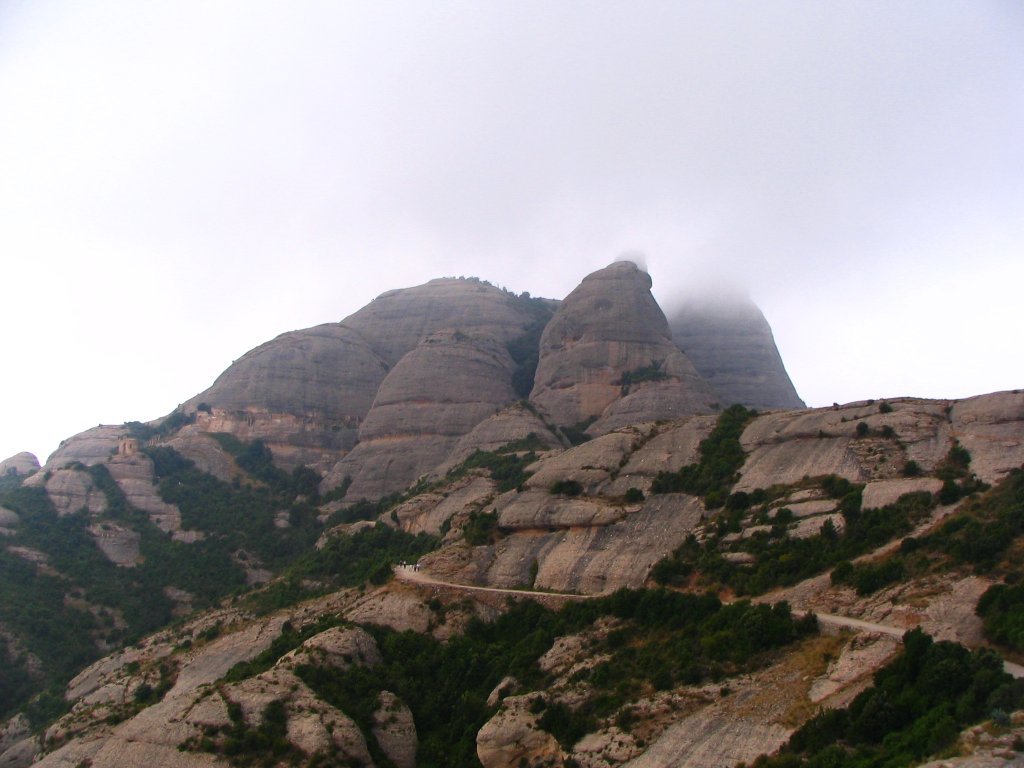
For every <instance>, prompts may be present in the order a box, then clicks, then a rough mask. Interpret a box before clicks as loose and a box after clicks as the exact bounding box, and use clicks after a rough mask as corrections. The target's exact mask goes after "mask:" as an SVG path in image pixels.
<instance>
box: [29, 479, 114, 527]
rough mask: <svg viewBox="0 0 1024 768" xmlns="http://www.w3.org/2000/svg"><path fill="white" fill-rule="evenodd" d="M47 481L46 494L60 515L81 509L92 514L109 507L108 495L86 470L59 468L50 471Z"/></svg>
mask: <svg viewBox="0 0 1024 768" xmlns="http://www.w3.org/2000/svg"><path fill="white" fill-rule="evenodd" d="M38 477H43V475H38ZM33 480H34V478H33ZM45 483H46V485H45V488H46V495H47V496H49V497H50V501H52V502H53V506H54V507H56V509H57V514H58V515H61V516H64V515H71V514H74V513H75V512H78V511H79V510H81V509H86V510H88V511H89V514H91V515H98V514H100V513H101V512H104V511H105V510H106V508H107V497H106V496H104V495H103V492H102V491H101V490H100V489H99V488H97V487H96V486H95V484H94V483H93V481H92V478H91V477H89V475H88V474H87V473H85V472H80V471H79V470H76V469H58V470H55V471H53V472H52V473H50V478H49V479H48V480H46V481H45Z"/></svg>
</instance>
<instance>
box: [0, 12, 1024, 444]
mask: <svg viewBox="0 0 1024 768" xmlns="http://www.w3.org/2000/svg"><path fill="white" fill-rule="evenodd" d="M628 252H639V253H642V254H643V255H644V257H645V259H646V261H647V265H648V268H649V270H650V272H651V275H652V277H653V279H654V286H655V295H656V296H657V297H658V298H659V300H660V301H661V302H662V305H663V306H665V307H666V308H670V306H671V304H672V302H673V301H675V300H678V299H677V297H678V296H679V295H680V293H681V292H682V291H684V290H685V289H686V288H687V286H692V285H694V284H695V283H697V282H699V281H704V280H706V279H708V278H709V276H713V277H714V278H715V279H720V278H722V277H723V276H725V277H730V276H731V277H736V276H741V277H742V278H743V279H744V281H745V282H746V284H747V286H748V288H749V291H750V293H751V295H752V297H753V298H754V299H755V301H757V303H758V304H759V305H760V306H761V308H762V309H763V311H764V312H765V314H766V316H767V317H768V320H769V322H770V323H771V324H772V327H773V328H774V331H775V336H776V340H777V342H778V344H779V347H780V349H781V352H782V354H783V357H784V359H785V362H786V364H787V366H788V369H789V372H790V375H791V377H792V379H793V381H794V383H795V385H796V387H797V390H798V391H799V393H800V394H801V395H802V396H803V398H804V399H805V400H806V401H807V402H808V404H809V405H825V404H831V403H832V402H833V401H839V402H848V401H850V400H856V399H863V398H868V397H884V396H899V395H917V396H925V397H963V396H968V395H972V394H980V393H983V392H989V391H993V390H999V389H1012V388H1016V387H1024V355H1022V344H1021V337H1022V331H1024V319H1022V318H1024V316H1022V308H1021V304H1022V300H1021V298H1022V291H1024V3H1021V2H1020V0H1005V1H1004V2H985V0H963V1H962V2H946V1H945V0H921V1H919V2H907V1H900V0H879V1H877V2H871V1H870V0H859V1H858V2H826V1H824V0H806V1H805V2H784V1H781V0H772V1H771V2H767V1H765V2H754V1H751V0H748V1H747V2H738V1H737V2H719V1H717V0H716V1H714V2H712V1H711V0H709V1H708V2H685V1H683V0H677V1H675V2H636V1H634V0H629V1H628V2H627V1H626V0H623V1H622V2H602V1H601V0H587V1H586V2H583V1H580V2H568V1H566V0H562V1H560V0H542V1H538V2H533V1H531V0H509V1H507V2H502V1H500V0H488V1H487V2H426V1H425V0H415V1H413V2H388V1H387V0H383V1H382V0H373V1H372V2H370V1H367V2H347V3H344V2H334V1H330V2H327V1H325V2H304V1H302V0H289V2H284V1H283V0H281V1H279V2H264V1H262V0H245V1H244V2H243V1H242V0H236V1H235V2H216V1H212V2H211V1H210V0H203V1H202V2H187V1H181V0H178V1H176V2H145V3H133V2H124V0H117V2H103V1H101V0H91V1H90V0H81V1H79V2H59V1H57V0H20V1H19V0H2V1H0V281H2V282H0V285H2V294H0V323H2V325H0V328H2V333H3V341H2V350H3V358H2V359H3V368H2V370H0V458H3V457H5V456H8V455H10V454H13V453H16V452H18V451H20V450H30V451H32V452H34V453H36V454H38V455H39V457H40V459H42V460H45V457H46V456H47V455H48V454H49V453H50V452H51V451H52V450H54V449H55V448H56V446H57V443H58V442H59V441H60V440H61V439H62V438H64V437H68V436H70V435H72V434H75V433H77V432H79V431H81V430H83V429H86V428H88V427H91V426H95V425H96V424H97V423H120V422H123V421H126V420H148V419H153V418H155V417H157V416H160V415H163V414H165V413H167V412H169V411H170V410H171V409H173V408H174V406H175V405H177V404H178V403H179V402H182V401H184V400H186V399H187V398H189V397H190V396H192V395H194V394H196V393H197V392H199V391H201V390H202V389H204V388H205V387H207V386H208V385H209V384H210V383H211V382H212V381H213V379H214V378H215V377H216V376H217V375H218V374H219V373H220V372H221V371H222V370H223V369H224V368H225V367H227V365H229V364H230V363H231V361H232V360H233V359H237V358H238V357H240V356H241V355H242V354H243V353H244V352H245V351H246V350H248V349H250V348H252V347H254V346H256V345H257V344H259V343H261V342H263V341H265V340H267V339H269V338H271V337H273V336H275V335H277V334H278V333H281V332H284V331H287V330H292V329H295V328H301V327H307V326H310V325H315V324H317V323H322V322H329V321H336V320H340V319H341V318H343V317H344V316H346V315H348V314H350V313H351V312H353V311H355V310H356V309H358V308H359V307H360V306H362V305H363V304H365V303H366V302H368V301H369V300H370V299H372V298H373V297H374V296H376V295H377V294H379V293H381V292H383V291H385V290H388V289H391V288H398V287H405V286H410V285H416V284H419V283H422V282H425V281H426V280H428V279H430V278H433V277H440V276H451V275H477V276H480V277H483V278H486V279H488V280H490V281H491V282H493V283H496V284H498V285H502V286H505V287H508V288H509V289H511V290H514V291H517V292H519V291H524V290H527V291H530V292H531V293H532V294H534V295H543V296H550V297H555V298H561V297H563V296H564V295H565V294H567V293H568V292H569V291H570V290H572V288H573V287H575V285H576V284H577V283H578V281H579V280H580V278H582V277H583V276H584V275H585V274H587V273H588V272H590V271H593V270H594V269H597V268H600V267H603V266H605V265H606V264H608V263H610V262H611V261H613V260H614V259H616V258H617V257H619V256H620V255H621V254H623V253H628Z"/></svg>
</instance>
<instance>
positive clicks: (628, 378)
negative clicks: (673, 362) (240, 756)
mask: <svg viewBox="0 0 1024 768" xmlns="http://www.w3.org/2000/svg"><path fill="white" fill-rule="evenodd" d="M668 377H669V376H668V374H667V373H665V372H664V371H663V370H661V363H660V362H658V363H652V364H651V365H645V366H642V367H640V368H634V369H633V370H632V371H626V372H624V373H623V374H622V376H621V378H620V379H619V383H620V384H621V385H622V395H623V397H624V396H626V395H628V394H629V390H630V387H631V386H632V385H633V384H640V383H643V382H645V381H664V380H665V379H667V378H668Z"/></svg>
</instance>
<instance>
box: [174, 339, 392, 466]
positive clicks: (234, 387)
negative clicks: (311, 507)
mask: <svg viewBox="0 0 1024 768" xmlns="http://www.w3.org/2000/svg"><path fill="white" fill-rule="evenodd" d="M387 372H388V366H387V364H386V363H385V362H384V361H383V360H381V359H380V357H378V356H377V354H376V353H374V351H373V350H372V349H370V347H369V346H368V345H367V343H366V341H365V340H364V339H363V338H362V336H360V335H359V333H358V332H356V331H354V330H352V329H350V328H347V327H346V326H344V325H342V324H339V323H330V324H327V325H318V326H316V327H314V328H307V329H306V330H302V331H293V332H291V333H285V334H282V335H280V336H278V337H277V338H276V339H273V340H272V341H268V342H267V343H266V344H263V345H261V346H259V347H256V349H254V350H252V351H250V352H247V353H246V354H245V355H243V356H242V357H241V359H239V360H238V361H236V362H235V363H233V364H232V365H231V367H230V368H228V369H227V370H226V371H224V373H222V374H221V375H220V376H219V377H218V378H217V380H216V381H215V382H214V383H213V386H211V387H210V388H209V389H207V390H206V391H205V392H202V393H200V394H198V395H196V396H195V397H194V398H192V399H191V400H189V401H188V402H187V403H186V404H185V410H186V411H187V412H189V413H196V415H197V418H198V420H199V422H200V425H201V427H202V429H203V430H204V431H208V432H230V433H231V434H234V435H236V436H237V437H239V438H241V439H243V440H253V439H257V438H258V439H261V440H263V441H264V442H266V443H267V444H268V446H269V447H270V448H271V450H272V451H273V452H274V455H275V458H277V459H278V460H279V462H280V463H281V464H282V465H285V466H289V465H294V466H298V465H299V464H310V465H313V466H316V465H318V464H321V465H324V468H326V467H327V466H330V464H331V463H333V461H334V460H337V458H338V457H339V456H341V455H343V454H344V453H345V452H346V451H348V450H349V449H351V448H352V446H353V445H354V444H355V441H356V433H357V430H358V428H359V424H360V422H361V421H362V419H363V417H364V416H365V415H366V412H367V411H368V410H369V409H370V404H371V403H372V402H373V398H374V396H375V395H376V393H377V388H378V387H379V386H380V383H381V382H382V381H383V380H384V377H385V376H386V375H387ZM200 406H203V410H202V411H200V410H199V408H200Z"/></svg>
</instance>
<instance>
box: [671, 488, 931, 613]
mask: <svg viewBox="0 0 1024 768" xmlns="http://www.w3.org/2000/svg"><path fill="white" fill-rule="evenodd" d="M820 482H821V484H822V487H824V488H826V489H827V491H828V493H829V494H830V495H832V496H834V497H839V499H840V510H841V511H842V513H843V517H844V519H845V522H846V526H845V528H844V530H843V532H842V533H838V532H837V531H836V529H835V527H834V526H831V525H827V524H826V525H823V526H822V530H821V532H820V533H819V534H818V535H817V536H811V537H809V538H805V539H791V538H788V537H786V536H785V535H784V531H783V530H781V525H782V524H783V522H784V518H778V514H779V513H777V520H778V523H777V525H776V526H775V528H774V529H773V530H772V531H770V532H767V533H757V534H755V535H753V536H751V537H749V538H746V539H744V540H742V541H739V542H735V543H734V544H732V545H731V547H732V549H733V551H741V552H748V553H750V554H752V555H754V556H755V562H754V564H753V565H740V564H737V563H733V562H730V561H729V560H727V559H725V558H724V557H723V556H722V549H721V548H720V546H721V545H720V543H719V541H718V540H717V539H716V538H711V539H708V540H707V541H706V542H705V543H704V544H701V543H699V542H698V541H697V540H696V538H694V537H692V536H691V537H689V538H688V539H687V540H686V541H685V542H684V543H683V544H682V546H680V547H679V549H677V550H676V551H675V552H674V553H673V554H672V555H671V556H669V557H668V558H665V559H664V560H662V561H660V562H659V563H657V564H656V565H655V567H654V569H653V570H652V572H651V575H652V577H653V578H654V579H655V581H657V582H658V583H659V584H674V585H679V586H681V585H685V584H686V583H687V582H688V581H689V580H690V579H691V578H692V576H693V575H694V574H699V575H700V577H701V579H702V581H703V582H704V583H706V584H719V585H724V586H729V587H731V588H732V589H733V590H735V591H736V593H737V594H740V595H757V594H761V593H763V592H766V591H767V590H769V589H772V588H773V587H777V586H788V585H791V584H796V583H797V582H799V581H802V580H804V579H806V578H809V577H810V576H814V575H815V574H818V573H821V572H822V571H826V570H828V569H829V568H832V567H833V566H836V565H837V564H839V563H841V562H843V561H848V560H852V559H853V558H855V557H857V556H859V555H862V554H864V553H865V552H869V551H870V550H872V549H874V548H875V547H878V546H880V545H881V544H884V543H885V542H887V541H890V540H891V539H893V538H895V537H896V536H899V535H902V534H905V533H907V532H909V531H910V530H911V529H912V528H913V526H914V524H915V523H917V522H919V521H920V520H922V519H924V518H925V517H926V516H927V515H928V513H929V512H930V511H931V509H932V508H933V505H934V503H933V500H932V498H931V495H930V494H928V493H926V492H917V493H908V494H904V495H903V496H901V497H900V498H899V499H898V500H897V501H896V502H895V503H893V504H890V505H888V506H886V507H883V508H881V509H869V510H861V509H860V502H861V490H862V486H857V485H853V484H852V483H850V482H849V481H847V480H844V479H843V478H839V477H835V476H829V477H826V478H823V479H822V480H821V481H820ZM780 512H781V510H780ZM722 514H723V515H726V517H724V518H723V519H725V520H728V519H729V518H728V517H727V515H728V514H729V513H728V511H727V512H724V513H722ZM730 530H731V527H730V526H723V527H722V528H721V529H720V531H719V533H727V532H730ZM848 567H852V566H848ZM888 568H890V567H889V566H887V569H888ZM892 568H893V569H894V568H895V567H892ZM893 572H894V570H884V571H880V572H878V573H876V574H872V576H871V578H873V579H874V580H875V583H877V584H879V585H881V583H883V576H886V577H888V576H891V575H892V573H893ZM840 578H843V573H842V572H841V574H840ZM863 583H864V585H865V588H867V585H868V583H869V577H867V576H865V578H864V582H863Z"/></svg>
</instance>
